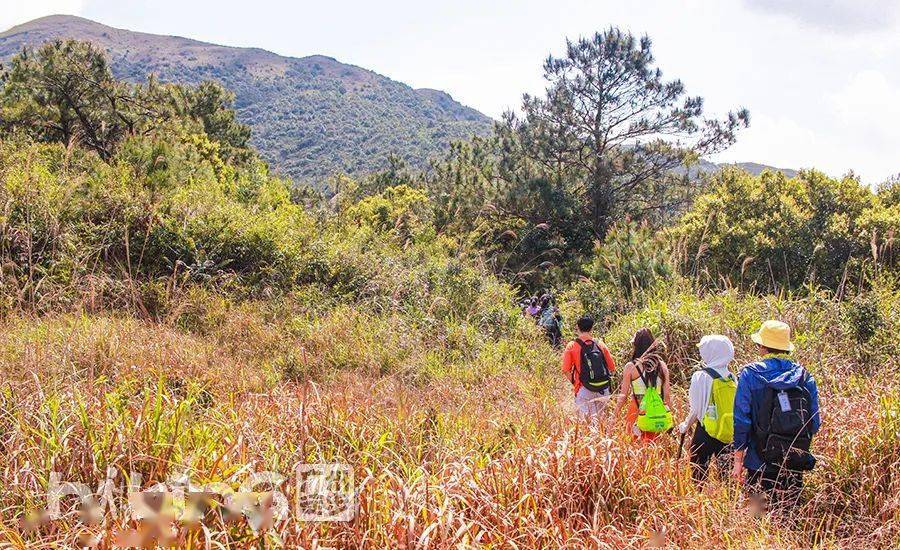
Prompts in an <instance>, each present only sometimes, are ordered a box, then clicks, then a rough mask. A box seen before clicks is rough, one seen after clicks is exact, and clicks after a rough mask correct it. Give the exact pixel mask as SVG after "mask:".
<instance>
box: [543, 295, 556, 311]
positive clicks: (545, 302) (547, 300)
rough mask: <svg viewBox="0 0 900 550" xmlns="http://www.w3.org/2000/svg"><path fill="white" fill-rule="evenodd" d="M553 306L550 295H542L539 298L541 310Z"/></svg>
mask: <svg viewBox="0 0 900 550" xmlns="http://www.w3.org/2000/svg"><path fill="white" fill-rule="evenodd" d="M552 305H553V296H551V295H550V294H544V295H543V296H541V309H546V308H548V307H550V306H552Z"/></svg>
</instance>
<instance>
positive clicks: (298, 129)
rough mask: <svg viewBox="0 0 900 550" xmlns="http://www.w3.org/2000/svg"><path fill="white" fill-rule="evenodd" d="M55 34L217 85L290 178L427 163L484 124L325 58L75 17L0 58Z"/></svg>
mask: <svg viewBox="0 0 900 550" xmlns="http://www.w3.org/2000/svg"><path fill="white" fill-rule="evenodd" d="M56 38H73V39H78V40H85V41H89V42H92V43H95V44H97V45H99V46H100V47H102V48H103V49H104V50H105V51H106V52H107V55H108V58H109V61H110V65H111V67H112V69H113V72H114V74H115V75H117V76H119V77H121V78H125V79H128V80H132V81H135V82H139V81H143V80H145V79H146V77H147V75H148V74H149V73H154V74H156V75H158V76H159V78H160V79H162V80H164V81H171V82H179V83H188V84H195V83H198V82H200V81H202V80H209V79H211V80H216V81H219V82H221V83H222V84H223V85H224V86H225V87H226V88H229V89H230V90H232V91H233V92H234V93H235V94H236V107H237V110H238V118H239V120H241V121H242V122H244V123H246V124H249V125H250V126H251V128H252V130H253V142H254V144H255V145H256V146H257V148H258V149H259V150H260V152H261V153H262V155H263V157H264V158H265V159H266V160H267V161H269V163H270V164H271V165H272V166H273V167H274V168H275V169H277V170H278V171H279V172H281V173H283V174H285V175H287V176H290V177H291V178H294V179H297V180H307V181H318V180H320V179H322V178H324V177H325V176H330V175H332V174H333V173H336V172H347V173H351V174H352V173H365V172H369V171H373V170H376V169H380V168H382V167H383V166H384V163H385V159H386V157H387V155H388V154H389V153H397V154H398V155H399V156H400V157H401V158H403V159H404V160H406V161H407V162H408V163H409V164H411V165H413V166H417V167H424V166H425V165H426V162H427V160H428V159H429V158H431V157H433V156H435V155H437V154H438V153H441V152H443V151H444V150H445V149H446V147H447V145H448V144H449V143H450V141H452V140H454V139H464V138H468V137H471V136H472V135H473V134H485V133H487V132H488V131H489V130H490V127H491V121H490V119H489V118H488V117H486V116H484V115H482V114H481V113H479V112H478V111H475V110H474V109H470V108H468V107H465V106H463V105H460V104H459V103H457V102H455V101H453V99H452V98H451V97H450V96H449V95H447V94H446V93H444V92H439V91H436V90H427V89H426V90H414V89H412V88H410V87H409V86H407V85H405V84H403V83H400V82H396V81H393V80H390V79H389V78H386V77H383V76H381V75H379V74H376V73H374V72H372V71H368V70H365V69H362V68H360V67H355V66H353V65H347V64H344V63H340V62H338V61H336V60H334V59H332V58H329V57H324V56H319V55H314V56H310V57H303V58H299V59H298V58H290V57H282V56H279V55H276V54H274V53H271V52H267V51H265V50H261V49H258V48H230V47H225V46H217V45H214V44H207V43H203V42H198V41H196V40H190V39H187V38H179V37H172V36H158V35H152V34H145V33H139V32H131V31H127V30H120V29H114V28H111V27H107V26H105V25H101V24H99V23H95V22H93V21H89V20H87V19H82V18H79V17H71V16H50V17H44V18H41V19H37V20H34V21H31V22H29V23H26V24H24V25H20V26H18V27H15V28H13V29H10V30H8V31H6V32H4V33H3V34H0V60H3V59H8V58H9V57H10V56H12V55H13V54H16V53H18V52H19V51H21V50H22V48H23V47H24V46H26V45H28V46H33V47H37V46H39V45H40V44H42V43H43V42H46V41H47V40H51V39H56Z"/></svg>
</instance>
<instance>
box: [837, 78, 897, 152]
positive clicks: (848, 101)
mask: <svg viewBox="0 0 900 550" xmlns="http://www.w3.org/2000/svg"><path fill="white" fill-rule="evenodd" d="M898 97H900V86H893V85H891V83H890V82H889V81H888V79H887V78H886V77H885V75H884V74H883V73H880V72H878V71H873V70H866V71H861V72H858V73H856V74H855V75H854V76H853V78H852V79H850V81H849V82H848V83H847V85H846V86H844V87H843V88H841V89H840V90H838V91H837V92H835V93H833V94H830V95H829V96H828V100H829V102H830V103H831V104H832V106H833V108H834V110H835V113H837V115H838V117H839V120H840V122H841V123H842V124H843V125H844V127H845V128H846V129H849V130H853V131H856V132H866V133H868V134H870V135H872V137H877V138H879V139H880V140H885V141H887V142H888V143H889V145H890V141H891V140H893V147H892V148H893V150H894V151H895V152H897V151H900V131H898V128H900V102H898V101H897V98H898ZM873 134H874V135H873Z"/></svg>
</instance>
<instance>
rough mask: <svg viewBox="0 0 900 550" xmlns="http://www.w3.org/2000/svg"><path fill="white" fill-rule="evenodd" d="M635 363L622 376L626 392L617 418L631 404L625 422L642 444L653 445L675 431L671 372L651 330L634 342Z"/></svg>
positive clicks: (621, 396)
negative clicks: (646, 442)
mask: <svg viewBox="0 0 900 550" xmlns="http://www.w3.org/2000/svg"><path fill="white" fill-rule="evenodd" d="M631 343H632V345H633V347H634V348H633V350H632V353H631V361H629V362H628V364H626V365H625V369H624V371H623V372H622V388H621V389H620V390H619V403H618V406H617V407H616V414H615V416H616V417H618V416H619V414H621V411H622V408H623V407H624V406H625V404H626V403H627V404H628V412H627V413H626V415H625V422H626V424H627V426H628V429H629V431H631V433H633V434H634V436H635V437H636V438H639V439H641V440H642V441H652V440H654V439H656V437H657V436H658V435H659V434H660V433H662V432H665V431H668V430H669V429H671V428H672V413H671V411H672V393H671V389H670V386H669V369H668V367H666V363H665V361H663V360H662V357H660V356H659V354H658V353H657V351H658V350H657V348H658V347H660V343H659V342H658V341H657V340H656V339H655V338H653V333H651V332H650V329H648V328H642V329H640V330H638V331H637V332H636V333H635V335H634V338H632V339H631Z"/></svg>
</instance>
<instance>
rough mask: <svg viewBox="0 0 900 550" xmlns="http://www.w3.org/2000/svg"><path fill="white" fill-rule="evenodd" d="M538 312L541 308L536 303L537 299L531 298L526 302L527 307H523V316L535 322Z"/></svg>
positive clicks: (535, 297)
mask: <svg viewBox="0 0 900 550" xmlns="http://www.w3.org/2000/svg"><path fill="white" fill-rule="evenodd" d="M540 312H541V306H540V305H539V303H538V297H537V296H532V297H531V299H530V300H529V301H528V305H527V306H525V315H526V316H528V317H530V318H532V319H534V320H535V321H536V320H537V316H538V314H539V313H540Z"/></svg>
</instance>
